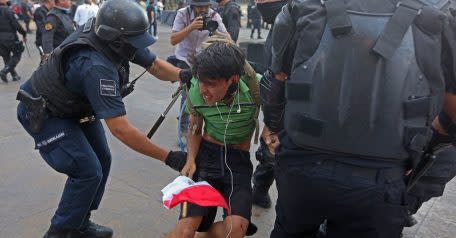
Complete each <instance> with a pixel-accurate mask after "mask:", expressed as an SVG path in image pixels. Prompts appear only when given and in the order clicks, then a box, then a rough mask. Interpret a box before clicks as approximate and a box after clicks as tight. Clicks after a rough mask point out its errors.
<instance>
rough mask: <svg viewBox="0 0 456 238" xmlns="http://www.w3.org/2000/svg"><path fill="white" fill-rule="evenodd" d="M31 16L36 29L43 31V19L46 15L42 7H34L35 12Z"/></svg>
mask: <svg viewBox="0 0 456 238" xmlns="http://www.w3.org/2000/svg"><path fill="white" fill-rule="evenodd" d="M33 18H34V20H35V23H36V29H37V31H38V32H43V31H44V21H45V20H46V15H45V12H44V11H43V9H41V8H39V9H36V11H35V14H33Z"/></svg>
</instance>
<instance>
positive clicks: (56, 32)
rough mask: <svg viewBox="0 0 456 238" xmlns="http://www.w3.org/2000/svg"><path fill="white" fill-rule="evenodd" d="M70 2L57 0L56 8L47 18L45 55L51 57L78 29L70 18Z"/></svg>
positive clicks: (44, 44) (44, 38) (44, 33)
mask: <svg viewBox="0 0 456 238" xmlns="http://www.w3.org/2000/svg"><path fill="white" fill-rule="evenodd" d="M70 7H71V1H70V0H55V6H54V8H52V9H51V10H50V11H49V12H48V14H47V17H46V23H45V24H44V30H45V31H44V32H43V36H42V37H43V38H42V45H43V51H44V54H46V55H49V54H50V53H51V52H52V50H53V49H54V48H56V47H57V46H59V45H60V43H62V42H63V40H65V38H67V37H68V36H69V35H70V34H71V33H73V32H74V30H75V29H76V28H75V26H74V23H73V20H72V18H71V17H70Z"/></svg>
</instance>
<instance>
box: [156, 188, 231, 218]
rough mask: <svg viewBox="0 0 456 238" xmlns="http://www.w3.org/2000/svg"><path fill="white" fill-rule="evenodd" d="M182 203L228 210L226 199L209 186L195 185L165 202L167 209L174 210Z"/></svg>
mask: <svg viewBox="0 0 456 238" xmlns="http://www.w3.org/2000/svg"><path fill="white" fill-rule="evenodd" d="M182 202H189V203H193V204H196V205H200V206H203V207H215V206H217V207H223V208H225V209H227V210H228V212H229V208H228V204H227V203H226V201H225V198H223V196H222V195H221V194H220V192H219V191H217V190H216V189H215V188H213V187H212V186H209V185H194V186H189V187H188V188H185V189H183V190H182V191H181V192H180V193H178V194H174V195H173V197H172V198H171V200H166V201H163V204H164V205H165V206H166V207H169V208H173V207H175V206H176V205H177V204H180V203H182Z"/></svg>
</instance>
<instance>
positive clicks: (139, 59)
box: [131, 48, 157, 69]
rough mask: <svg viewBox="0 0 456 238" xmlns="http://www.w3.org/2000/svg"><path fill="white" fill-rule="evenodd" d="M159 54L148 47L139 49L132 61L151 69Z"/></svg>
mask: <svg viewBox="0 0 456 238" xmlns="http://www.w3.org/2000/svg"><path fill="white" fill-rule="evenodd" d="M156 58H157V56H156V55H155V54H154V53H152V52H151V51H150V50H149V49H148V48H144V49H139V50H138V51H137V52H136V54H135V57H134V58H133V60H132V61H131V62H132V63H134V64H137V65H140V66H142V67H143V68H145V69H149V68H150V66H152V64H153V63H154V61H155V59H156Z"/></svg>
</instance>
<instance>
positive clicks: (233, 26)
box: [217, 0, 241, 42]
mask: <svg viewBox="0 0 456 238" xmlns="http://www.w3.org/2000/svg"><path fill="white" fill-rule="evenodd" d="M217 2H218V4H219V8H218V9H217V12H218V13H219V14H220V16H221V17H222V20H223V25H225V27H226V30H227V31H228V33H229V34H230V36H231V39H232V40H233V41H234V42H237V40H238V37H239V30H240V28H241V8H240V6H239V5H237V4H236V3H235V2H234V1H232V0H217Z"/></svg>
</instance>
